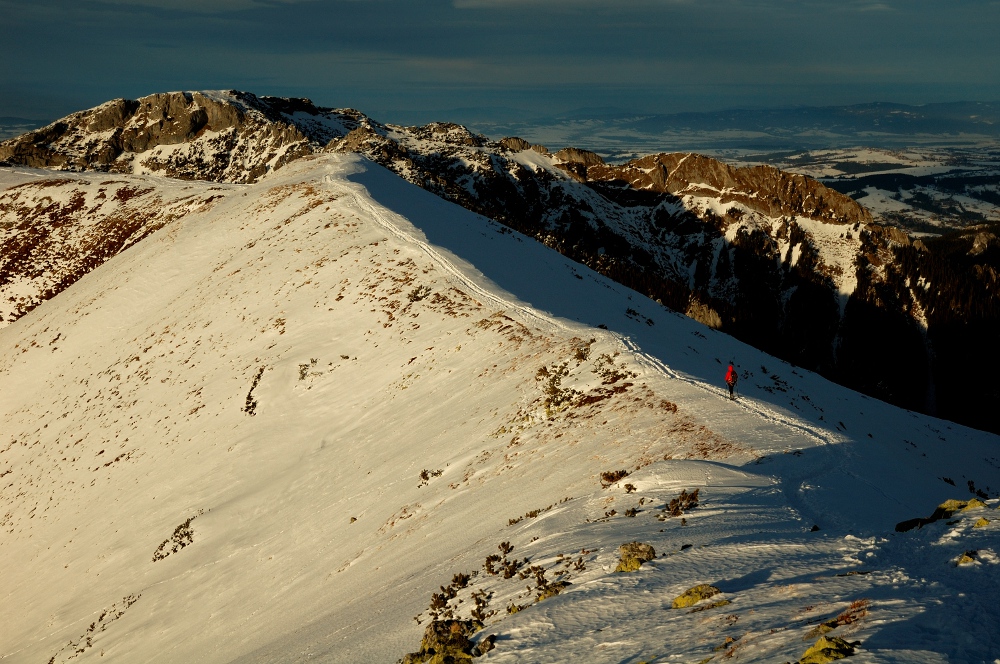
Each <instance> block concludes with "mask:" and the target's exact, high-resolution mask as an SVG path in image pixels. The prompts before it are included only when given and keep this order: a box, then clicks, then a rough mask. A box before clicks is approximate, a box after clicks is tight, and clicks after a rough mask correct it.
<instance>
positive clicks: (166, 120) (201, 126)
mask: <svg viewBox="0 0 1000 664" xmlns="http://www.w3.org/2000/svg"><path fill="white" fill-rule="evenodd" d="M351 127H352V118H351V115H350V114H349V113H342V114H338V115H337V116H331V115H330V114H325V113H324V114H322V115H321V112H320V110H319V109H317V108H316V107H315V106H313V104H312V102H310V101H309V100H308V99H279V98H274V97H256V96H254V95H251V94H247V93H240V92H235V91H232V92H228V93H218V92H216V93H213V92H171V93H165V94H155V95H150V96H148V97H143V98H141V99H139V100H130V99H115V100H113V101H109V102H107V103H105V104H102V105H101V106H98V107H97V108H93V109H90V110H88V111H81V112H79V113H74V114H73V115H70V116H68V117H66V118H64V119H62V120H59V121H57V122H54V123H52V124H50V125H48V126H47V127H43V128H41V129H38V130H36V131H33V132H30V133H28V134H25V135H24V136H21V137H19V138H16V139H13V140H11V141H7V142H6V143H3V144H0V161H7V162H9V163H13V164H22V165H25V166H33V167H39V168H59V169H67V170H85V169H86V170H104V171H109V172H113V173H138V174H141V173H155V174H159V175H166V176H169V177H175V178H181V179H198V180H214V181H217V182H241V183H246V182H254V181H256V180H257V179H258V178H260V177H261V176H262V175H264V174H265V173H268V172H270V171H273V170H275V169H277V168H280V167H281V166H283V165H284V164H287V163H288V162H290V161H292V160H294V159H297V158H299V157H301V156H303V155H305V154H310V153H312V152H313V151H315V149H316V148H317V147H318V146H320V145H322V144H324V143H326V142H328V141H329V140H330V139H331V138H334V137H336V136H343V135H344V134H345V133H346V132H347V131H349V130H350V129H351Z"/></svg>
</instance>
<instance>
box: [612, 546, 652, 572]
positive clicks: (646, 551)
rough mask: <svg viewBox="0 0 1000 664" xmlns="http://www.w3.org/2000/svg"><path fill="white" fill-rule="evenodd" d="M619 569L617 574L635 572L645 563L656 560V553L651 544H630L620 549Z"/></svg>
mask: <svg viewBox="0 0 1000 664" xmlns="http://www.w3.org/2000/svg"><path fill="white" fill-rule="evenodd" d="M618 555H619V560H618V567H616V568H615V571H616V572H635V571H636V570H638V569H639V568H640V567H642V564H643V563H648V562H649V561H650V560H652V559H653V558H656V551H655V550H654V549H653V547H651V546H650V545H649V544H643V543H642V542H628V543H626V544H622V545H621V546H620V547H618Z"/></svg>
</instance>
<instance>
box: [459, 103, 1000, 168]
mask: <svg viewBox="0 0 1000 664" xmlns="http://www.w3.org/2000/svg"><path fill="white" fill-rule="evenodd" d="M458 119H459V120H462V119H463V118H461V117H459V118H458ZM469 123H470V125H471V126H473V127H475V129H476V130H478V131H481V132H483V133H485V134H488V135H498V136H499V135H509V134H517V135H519V136H524V137H525V138H527V139H529V140H531V141H537V142H540V143H565V144H572V145H578V146H580V147H586V148H587V149H590V150H594V151H595V152H599V153H602V154H605V155H606V156H607V155H612V156H613V155H617V154H622V155H627V154H629V153H635V154H641V153H646V152H661V151H671V150H699V151H705V150H734V149H735V150H804V149H818V148H843V147H850V146H853V145H866V146H870V147H901V146H914V145H948V146H956V145H963V146H968V145H980V144H983V143H994V142H996V141H997V140H998V139H1000V103H997V102H954V103H942V104H926V105H923V106H910V105H906V104H893V103H886V102H877V103H871V104H857V105H852V106H805V107H797V108H778V109H733V110H727V111H718V112H711V113H652V114H650V113H630V112H627V111H624V110H619V109H582V110H579V111H574V112H570V113H564V114H559V115H553V116H549V117H537V118H531V119H526V120H520V121H517V122H500V121H493V122H491V121H488V120H483V119H477V118H476V117H475V116H474V115H473V116H472V117H471V118H470V122H469Z"/></svg>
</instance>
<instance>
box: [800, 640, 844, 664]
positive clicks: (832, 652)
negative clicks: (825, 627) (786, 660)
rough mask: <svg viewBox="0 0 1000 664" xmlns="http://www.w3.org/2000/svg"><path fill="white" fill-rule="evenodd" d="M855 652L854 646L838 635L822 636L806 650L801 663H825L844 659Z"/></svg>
mask: <svg viewBox="0 0 1000 664" xmlns="http://www.w3.org/2000/svg"><path fill="white" fill-rule="evenodd" d="M853 654H854V646H852V645H851V644H850V643H848V642H847V641H845V640H844V639H840V638H837V637H836V636H821V637H820V638H819V640H818V641H816V643H814V644H813V645H812V646H810V647H809V649H808V650H806V652H805V654H803V655H802V659H800V660H799V664H824V663H825V662H833V661H835V660H838V659H844V658H845V657H850V656H851V655H853Z"/></svg>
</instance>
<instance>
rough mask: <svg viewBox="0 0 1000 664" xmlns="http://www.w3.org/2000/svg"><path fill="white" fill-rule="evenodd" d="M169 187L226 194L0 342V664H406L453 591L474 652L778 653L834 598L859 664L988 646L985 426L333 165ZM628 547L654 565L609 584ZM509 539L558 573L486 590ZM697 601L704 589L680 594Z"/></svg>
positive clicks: (988, 656) (361, 170)
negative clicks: (685, 311)
mask: <svg viewBox="0 0 1000 664" xmlns="http://www.w3.org/2000/svg"><path fill="white" fill-rule="evenodd" d="M29 177H34V176H33V175H31V174H30V173H27V172H24V171H22V172H20V174H16V173H11V172H9V171H7V172H4V173H3V179H2V183H0V186H2V187H7V186H10V185H11V184H14V183H16V182H19V181H23V180H25V179H28V178H29ZM58 177H67V176H58ZM125 177H126V176H116V179H125ZM127 177H132V176H127ZM70 179H71V180H73V182H74V183H81V182H82V183H83V184H66V185H65V186H66V187H69V186H81V187H92V188H96V187H99V186H101V185H100V183H101V182H102V181H104V180H107V179H108V178H107V177H106V176H105V175H103V174H88V175H75V176H72V178H70ZM142 181H143V182H144V183H146V184H145V186H152V187H154V188H157V187H162V188H163V189H169V188H170V187H176V186H178V185H177V182H176V181H171V180H161V179H159V178H156V177H153V176H143V180H142ZM184 186H185V187H190V188H194V190H195V191H193V192H188V193H191V194H192V195H194V194H198V195H201V196H202V199H201V200H204V199H205V195H207V194H208V191H209V189H211V195H212V196H213V197H221V198H215V199H214V200H213V202H212V204H211V205H208V204H205V205H204V206H203V208H204V209H202V208H201V207H198V208H197V209H195V208H192V209H191V210H189V211H187V212H186V213H185V215H183V216H179V217H178V218H177V219H174V220H172V221H170V222H169V223H166V224H165V225H164V226H163V227H162V228H160V229H159V230H157V231H156V232H155V233H153V234H152V235H150V236H149V237H147V238H146V239H144V240H142V241H141V242H139V243H137V244H136V245H135V246H132V247H131V248H129V249H127V250H126V251H125V252H123V253H122V254H120V255H118V256H116V257H114V258H112V259H111V260H109V261H108V262H107V263H105V264H104V265H102V266H101V267H99V268H97V269H95V270H94V271H93V272H91V273H89V274H88V275H87V276H85V277H84V278H83V279H81V280H80V281H78V282H76V283H75V284H74V285H72V286H71V287H70V288H68V289H67V290H65V291H63V292H62V293H60V294H59V295H58V296H56V297H55V298H53V299H51V300H49V301H46V302H44V303H43V304H41V305H40V306H38V307H37V308H36V309H34V310H33V311H32V312H31V313H29V314H27V315H26V316H24V317H23V318H21V319H20V320H18V321H17V322H16V323H14V324H11V325H9V326H7V327H5V328H2V329H0V417H2V427H0V497H2V498H0V500H2V512H3V516H2V518H0V563H2V565H3V570H4V582H3V585H2V587H3V592H4V601H3V604H2V608H0V618H2V625H3V628H2V629H0V659H2V660H4V661H10V662H47V661H48V662H53V664H55V663H58V662H68V661H71V660H72V661H74V662H86V661H101V662H105V661H109V662H114V661H117V662H194V661H197V662H240V663H256V662H261V663H263V662H275V661H281V662H306V661H309V662H361V661H370V662H395V661H396V660H397V659H399V658H400V657H402V656H403V655H404V654H405V653H407V652H410V651H415V650H418V648H419V644H420V638H421V635H422V633H423V630H424V628H425V627H426V625H427V621H428V620H429V619H430V617H429V613H428V608H429V600H430V597H431V594H432V593H434V592H437V591H438V590H439V588H440V586H442V585H446V584H448V583H449V582H450V581H451V580H452V579H453V576H454V575H455V574H457V573H468V574H470V576H471V580H470V583H469V586H468V587H467V588H466V589H464V590H462V591H461V592H460V593H459V594H458V595H457V597H455V598H454V599H453V600H452V601H451V603H450V606H451V609H452V611H453V613H455V614H456V615H457V616H459V617H468V615H469V611H470V610H471V609H472V608H473V606H474V603H473V600H472V599H471V597H472V593H473V592H485V593H487V594H488V596H489V605H488V607H487V611H495V612H496V613H494V614H491V615H490V616H489V617H488V618H487V620H486V621H485V622H486V627H485V629H484V630H483V631H482V632H481V633H480V635H479V636H477V640H478V639H479V638H481V637H482V636H485V635H487V634H495V635H496V636H497V638H496V649H495V650H493V651H492V652H490V653H488V654H487V655H485V656H484V657H483V658H482V659H483V661H488V662H493V661H496V662H539V663H541V662H546V663H548V662H584V661H585V662H623V663H630V664H636V663H638V662H642V661H645V662H673V661H677V662H705V661H724V660H725V659H727V658H728V659H733V660H734V661H763V662H783V661H794V660H796V659H798V658H800V657H801V656H802V655H803V653H804V652H805V650H806V649H807V648H808V647H809V646H810V645H812V643H813V642H815V641H816V639H817V638H818V632H817V631H816V630H817V629H818V627H819V626H820V625H821V624H822V623H824V622H830V621H835V620H836V619H837V617H838V616H843V615H845V611H849V610H850V605H851V604H852V602H853V603H855V604H854V607H855V608H854V610H853V613H851V614H850V615H851V616H853V617H852V618H851V619H844V620H842V621H841V622H840V623H836V622H835V624H836V627H835V628H834V629H833V631H831V632H830V633H829V634H830V635H831V636H838V637H841V638H843V639H845V640H847V641H849V642H853V643H856V644H857V646H856V648H857V650H856V654H855V655H854V659H855V660H856V661H858V662H994V661H1000V659H997V658H998V657H1000V632H998V631H997V630H996V629H995V624H996V622H997V620H998V619H1000V608H998V600H1000V582H998V569H1000V568H998V566H997V563H998V562H1000V558H998V555H997V552H998V547H1000V537H998V528H1000V512H997V511H996V507H997V501H996V500H995V499H992V496H996V495H997V491H998V490H1000V439H998V438H997V437H996V436H993V435H990V434H986V433H982V432H978V431H974V430H970V429H966V428H964V427H961V426H959V425H955V424H951V423H948V422H944V421H941V420H936V419H933V418H930V417H926V416H923V415H918V414H916V413H911V412H908V411H903V410H900V409H898V408H894V407H891V406H888V405H886V404H884V403H881V402H878V401H875V400H872V399H868V398H866V397H863V396H860V395H858V394H855V393H853V392H850V391H848V390H846V389H844V388H842V387H839V386H836V385H833V384H831V383H829V382H828V381H826V380H824V379H822V378H819V377H818V376H815V375H813V374H810V373H808V372H806V371H803V370H799V369H796V368H794V367H792V366H790V365H788V364H785V363H783V362H781V361H778V360H775V359H773V358H771V357H768V356H766V355H764V354H762V353H761V352H759V351H757V350H754V349H752V348H749V347H747V346H745V345H743V344H741V343H739V342H737V341H735V340H733V339H732V338H730V337H727V336H725V335H722V334H720V333H716V332H714V331H712V330H710V329H708V328H706V327H704V326H702V325H700V324H699V323H696V322H695V321H693V320H690V319H688V318H685V317H683V316H680V315H677V314H674V313H672V312H669V311H667V310H665V309H664V308H663V307H661V306H659V305H657V304H656V303H654V302H652V301H650V300H648V299H646V298H645V297H642V296H640V295H638V294H636V293H634V292H632V291H629V290H628V289H625V288H623V287H622V286H619V285H617V284H615V283H613V282H610V281H608V280H607V279H605V278H603V277H601V276H599V275H597V274H596V273H594V272H592V271H590V270H588V269H587V268H585V267H583V266H581V265H579V264H576V263H573V262H571V261H569V260H567V259H565V258H564V257H562V256H560V255H559V254H557V253H555V252H553V251H551V250H549V249H547V248H546V247H544V246H543V245H541V244H539V243H537V242H535V241H534V240H531V239H528V238H525V237H523V236H520V235H518V234H517V233H514V232H511V231H510V230H508V229H506V228H504V227H501V226H500V225H498V224H496V223H494V222H491V221H489V220H486V219H484V218H481V217H478V216H476V215H473V214H471V213H469V212H467V211H465V210H462V209H461V208H458V207H456V206H454V205H451V204H448V203H446V202H443V201H442V200H440V199H438V198H436V197H434V196H433V195H431V194H429V193H427V192H425V191H423V190H420V189H418V188H416V187H414V186H412V185H410V184H407V183H406V182H405V181H403V180H402V179H400V178H398V177H396V176H395V175H392V174H391V173H389V172H388V171H385V170H384V169H382V168H380V167H378V166H376V165H374V164H372V163H371V162H368V161H366V160H365V159H363V158H362V157H359V156H356V155H330V154H326V155H322V156H318V157H310V158H305V159H302V160H299V161H297V162H295V163H293V164H292V165H289V166H287V167H285V168H284V169H282V170H280V171H278V172H277V173H276V174H274V175H271V176H269V177H267V178H265V179H263V180H262V181H261V182H259V183H258V184H255V185H249V186H243V185H223V186H219V185H215V184H211V183H198V182H186V183H184ZM58 191H59V186H54V187H52V192H50V193H51V195H57V194H58ZM185 195H187V194H185ZM886 352H891V351H890V349H888V348H887V351H886ZM730 360H732V361H734V362H735V363H736V366H737V368H738V369H739V371H740V375H741V380H740V382H739V386H738V388H739V389H738V391H739V394H738V398H737V399H736V400H735V401H730V400H729V398H728V395H727V394H725V393H724V385H723V384H722V376H723V374H724V373H725V368H726V363H727V362H728V361H730ZM554 376H558V378H557V379H556V378H553V377H554ZM615 470H626V471H628V473H629V474H628V475H627V476H626V477H624V478H622V479H621V480H619V481H617V482H614V483H611V484H610V485H609V486H607V487H604V486H602V482H601V474H602V473H604V472H606V471H615ZM695 489H697V490H698V491H699V504H698V506H697V507H695V508H693V509H691V510H690V511H688V512H687V513H686V514H684V515H683V517H669V516H668V515H666V514H665V513H664V507H665V506H666V505H667V504H668V503H669V502H670V500H671V499H673V498H676V497H677V496H678V494H679V493H680V492H681V491H682V490H685V491H688V492H691V491H693V490H695ZM977 489H978V490H979V491H980V492H982V493H983V494H984V495H986V496H989V497H991V498H990V499H989V500H987V501H986V503H987V505H986V506H985V507H979V508H976V509H972V510H968V511H965V512H960V513H958V514H956V515H954V516H953V517H952V518H949V519H943V520H940V521H937V522H934V523H929V524H928V525H925V526H924V527H922V528H920V529H914V530H910V531H908V532H903V533H897V532H895V530H894V526H895V525H896V524H897V523H898V522H901V521H904V520H907V519H912V518H915V517H928V516H930V515H931V513H932V512H934V510H935V507H936V506H937V505H938V504H939V503H942V502H943V501H944V500H946V499H949V498H959V499H963V500H969V499H970V498H973V497H974V496H973V494H972V493H970V490H977ZM633 510H634V511H633ZM630 512H631V513H632V515H631V516H628V515H627V514H629V513H630ZM528 515H531V516H528ZM982 520H986V523H985V524H983V523H982ZM977 523H979V524H980V525H978V526H976V524H977ZM633 540H635V541H640V542H644V543H648V544H650V545H652V546H653V547H654V548H655V551H656V554H657V557H656V558H655V559H654V560H652V561H650V562H647V563H645V564H643V565H642V567H641V568H640V569H639V570H638V571H636V572H631V573H616V572H614V569H615V567H616V565H617V562H618V553H617V549H618V546H619V545H621V544H623V543H625V542H630V541H633ZM503 542H507V543H509V545H510V546H512V547H513V549H512V553H511V554H510V555H511V556H512V557H515V558H527V559H528V563H526V566H525V568H524V569H527V566H531V565H534V566H539V567H542V568H544V570H545V574H546V575H547V577H548V578H549V580H554V579H557V578H558V579H561V580H564V581H567V582H568V585H566V586H565V588H564V589H563V590H562V592H561V593H560V594H558V595H557V596H555V597H551V598H549V599H545V600H544V601H542V602H536V601H535V598H536V591H535V590H534V589H533V585H532V583H533V581H532V579H533V578H534V577H528V578H527V579H522V578H519V577H518V576H516V575H515V576H514V577H513V578H511V579H503V578H502V576H493V575H490V574H488V573H487V572H486V571H485V570H484V561H485V559H486V557H487V556H490V555H492V554H496V553H497V552H498V546H499V545H500V544H501V543H503ZM966 553H970V554H972V555H970V556H969V559H970V560H969V561H968V562H965V563H963V564H957V563H958V561H959V560H960V558H961V557H962V556H963V554H966ZM560 573H561V574H560ZM703 583H704V584H711V585H713V586H716V587H717V588H718V589H719V591H721V594H720V595H718V596H716V597H715V598H713V601H719V600H720V599H725V600H728V602H729V603H728V604H725V605H720V606H718V607H715V608H706V609H705V610H694V609H699V607H702V608H704V607H706V606H707V605H708V604H709V603H710V602H707V601H706V602H705V603H704V604H701V605H695V607H693V609H673V608H671V604H672V602H673V599H674V598H675V597H677V596H678V595H679V594H680V593H682V592H683V591H685V590H686V589H688V588H690V587H692V586H695V585H697V584H703ZM459 600H461V601H459ZM509 608H520V610H518V611H516V612H514V613H508V610H509Z"/></svg>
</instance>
